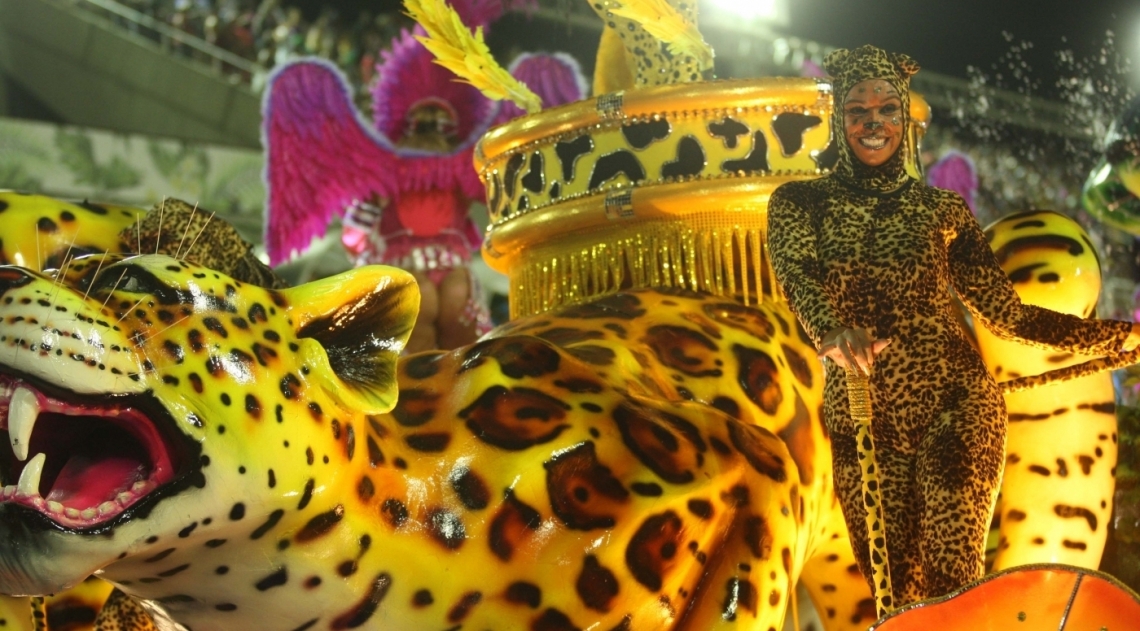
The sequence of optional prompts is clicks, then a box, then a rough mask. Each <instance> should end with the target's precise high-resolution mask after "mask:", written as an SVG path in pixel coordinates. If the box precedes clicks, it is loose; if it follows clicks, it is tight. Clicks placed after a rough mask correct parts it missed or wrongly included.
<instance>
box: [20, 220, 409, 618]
mask: <svg viewBox="0 0 1140 631" xmlns="http://www.w3.org/2000/svg"><path fill="white" fill-rule="evenodd" d="M30 206H31V205H29V207H30ZM64 208H65V212H68V213H69V214H70V216H72V217H74V218H76V221H82V219H83V216H84V213H83V212H82V209H80V208H75V207H70V206H64ZM9 210H11V209H9ZM35 210H36V211H37V212H42V211H41V210H40V209H35ZM99 216H100V217H102V219H100V220H99V222H97V223H98V225H101V226H105V223H104V222H105V217H106V213H104V214H103V215H99ZM44 240H45V241H46V239H44ZM10 247H11V246H10ZM51 249H52V246H51V245H49V244H46V243H45V244H44V246H43V250H45V251H50V250H51ZM26 253H27V252H26V250H25V251H24V254H26ZM41 254H43V252H41ZM13 258H14V257H13ZM61 260H63V261H66V262H65V264H64V265H63V266H62V269H57V270H47V271H44V272H39V271H36V270H35V269H31V268H29V267H24V266H7V267H0V293H2V295H0V312H2V313H0V329H2V332H0V337H2V338H3V339H2V340H0V346H3V348H4V350H3V351H0V355H3V358H2V359H0V420H2V423H0V427H2V428H3V430H4V435H5V436H6V437H7V438H8V439H9V442H10V444H11V447H10V448H6V449H4V450H2V451H3V455H2V456H0V476H2V478H3V485H4V486H3V491H2V493H3V497H2V501H0V513H2V518H0V524H2V525H0V530H2V531H3V535H2V538H3V540H4V541H5V542H6V544H5V545H4V546H3V547H2V549H0V591H2V592H3V593H5V594H45V593H52V592H56V591H58V590H61V589H63V588H65V587H68V586H71V585H73V584H76V583H78V582H80V581H82V580H83V579H84V578H85V577H86V576H87V575H89V574H91V573H99V574H100V575H101V576H102V577H104V578H106V579H108V580H110V581H112V582H114V583H115V584H117V585H119V586H120V587H123V588H124V589H127V590H128V591H133V590H131V587H132V586H134V587H136V588H144V587H146V586H150V585H155V586H157V589H159V590H160V591H161V592H162V596H165V597H167V598H171V599H172V601H171V603H167V604H174V605H178V604H182V603H180V597H181V595H182V594H185V593H193V590H181V589H178V588H175V587H173V585H175V584H178V583H180V582H182V581H183V580H184V579H183V578H182V576H180V575H182V574H183V573H185V576H186V577H191V576H193V577H196V578H194V579H192V580H193V581H201V579H202V576H203V574H204V575H208V576H211V577H217V578H214V582H215V583H216V585H217V588H218V589H219V590H220V591H221V592H224V591H225V590H226V589H227V588H225V587H224V585H225V583H224V581H222V580H220V577H221V576H222V575H223V574H224V571H223V570H220V568H221V567H223V566H224V565H225V564H226V563H228V562H230V561H229V559H232V558H234V557H235V556H237V557H243V556H248V555H252V556H265V557H266V558H271V557H273V555H274V554H275V553H279V552H280V551H281V549H280V547H281V546H282V543H281V539H280V537H279V536H278V535H279V533H280V532H292V533H294V534H297V533H298V532H299V531H303V530H304V527H305V526H306V525H308V527H309V531H308V532H312V531H313V530H314V529H316V530H319V529H320V524H321V523H324V522H322V521H321V520H325V521H328V520H332V522H331V523H335V521H336V519H338V518H339V516H340V515H341V513H339V512H337V511H338V510H342V509H338V508H337V507H338V506H340V504H338V503H337V502H336V501H332V502H330V501H327V496H328V495H329V494H330V493H332V492H334V491H333V490H334V489H339V488H340V486H341V483H340V481H339V477H340V476H341V475H342V474H347V471H348V470H349V469H350V468H351V467H342V466H340V465H342V464H344V463H352V462H353V461H356V462H360V461H362V460H366V458H367V455H366V450H365V436H366V435H367V430H366V424H365V422H364V419H365V418H366V416H367V415H371V414H380V413H383V412H385V411H387V410H389V409H390V408H391V406H392V404H393V403H394V399H395V362H396V358H397V357H398V355H399V353H400V351H401V350H402V348H403V343H404V340H406V337H407V335H408V334H409V332H410V330H411V325H412V322H413V320H414V317H415V314H416V311H417V307H418V293H417V292H416V290H415V283H414V281H413V280H412V278H411V277H410V276H409V275H408V274H406V273H404V272H402V271H400V270H396V269H393V268H382V267H370V268H362V269H359V270H355V271H353V272H350V273H347V274H344V275H341V276H337V277H333V278H329V279H326V280H324V281H321V282H318V283H310V284H307V285H303V286H301V287H297V288H294V289H284V290H276V289H267V288H263V287H258V286H255V285H251V284H248V283H244V282H241V281H238V280H235V279H233V278H231V277H228V276H227V275H225V274H223V273H220V272H217V271H214V270H211V269H207V268H203V267H200V266H197V265H195V264H193V263H189V262H187V261H185V260H179V259H175V258H172V257H169V256H164V255H145V256H131V257H124V256H122V255H117V254H104V255H91V256H87V257H82V258H71V257H69V256H66V255H65V256H63V257H61ZM349 411H351V412H349ZM363 466H366V465H363ZM255 521H256V522H257V523H253V522H255ZM310 522H312V523H310ZM275 530H276V531H277V532H274V531H275ZM271 533H272V534H271ZM298 536H301V535H298ZM230 541H241V542H242V545H241V546H240V547H241V552H236V551H233V552H231V550H233V549H234V548H235V547H238V546H234V545H232V544H230V545H228V546H227V542H230ZM285 541H288V538H286V539H285ZM249 545H253V546H254V547H264V548H265V549H264V550H260V551H257V552H254V551H253V550H251V549H249V548H248V546H249ZM207 564H208V565H207ZM196 565H197V567H195V566H196ZM275 569H277V570H281V571H284V570H283V569H281V568H275ZM294 571H298V570H297V569H296V566H294ZM266 575H267V577H263V578H265V580H266V581H268V582H269V583H272V582H273V581H275V580H277V579H276V578H273V577H274V576H276V574H274V571H267V572H266ZM254 582H255V583H256V582H257V581H254ZM160 583H161V585H159V584H160ZM251 587H252V586H251ZM144 591H145V590H144ZM219 598H221V596H220V595H219ZM214 606H216V607H217V608H219V609H220V610H224V609H226V603H224V602H217V603H212V604H211V607H214Z"/></svg>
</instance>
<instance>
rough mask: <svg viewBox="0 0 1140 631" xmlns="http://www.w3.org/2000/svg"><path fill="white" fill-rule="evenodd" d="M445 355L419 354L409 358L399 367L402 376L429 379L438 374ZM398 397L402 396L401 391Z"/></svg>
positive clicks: (438, 353) (439, 353)
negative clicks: (402, 373) (402, 372)
mask: <svg viewBox="0 0 1140 631" xmlns="http://www.w3.org/2000/svg"><path fill="white" fill-rule="evenodd" d="M446 355H447V354H446V353H443V352H435V353H432V352H428V353H420V354H417V355H413V356H412V357H409V358H408V359H407V361H404V362H402V363H401V365H400V367H401V368H402V369H403V371H404V374H405V375H407V376H409V377H411V378H412V379H417V380H424V379H431V378H432V377H434V376H436V375H437V374H439V371H440V368H441V362H442V360H443V358H444V357H445V356H446ZM400 396H401V397H402V396H403V391H401V394H400Z"/></svg>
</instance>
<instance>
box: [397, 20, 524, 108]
mask: <svg viewBox="0 0 1140 631" xmlns="http://www.w3.org/2000/svg"><path fill="white" fill-rule="evenodd" d="M404 7H405V8H406V9H407V14H408V16H409V17H411V18H412V19H413V20H415V21H416V22H418V23H419V25H420V26H422V27H424V30H425V31H427V36H426V37H425V36H419V35H417V36H416V39H417V40H418V41H419V42H420V43H421V44H423V45H424V46H425V47H426V48H427V49H428V50H429V51H431V53H432V54H433V55H435V63H437V64H439V65H441V66H443V67H444V68H447V69H448V70H450V71H452V72H454V73H455V74H456V75H458V76H459V79H460V81H463V82H464V83H469V84H471V85H473V86H475V87H476V88H478V89H479V90H480V91H481V92H482V93H483V94H485V95H487V98H491V99H495V100H497V101H504V100H506V101H511V102H513V103H514V104H515V105H518V106H519V107H521V108H522V109H524V110H526V112H527V113H529V114H534V113H535V112H538V111H540V110H541V109H542V101H541V100H540V99H539V98H538V95H536V94H535V93H534V92H531V91H530V89H529V88H527V87H526V86H525V85H523V84H522V82H520V81H519V80H517V79H515V78H514V77H512V76H511V74H510V73H509V72H507V70H506V69H505V68H503V67H502V66H501V65H499V63H498V62H497V61H495V59H494V58H493V57H492V56H491V51H490V49H488V48H487V44H486V43H484V41H483V28H482V27H479V28H477V29H475V32H474V33H472V32H471V31H470V29H468V28H467V27H466V26H465V25H464V24H463V21H462V20H461V19H460V18H459V14H458V13H456V12H455V10H454V9H452V8H451V7H449V6H448V5H447V3H446V2H444V0H404Z"/></svg>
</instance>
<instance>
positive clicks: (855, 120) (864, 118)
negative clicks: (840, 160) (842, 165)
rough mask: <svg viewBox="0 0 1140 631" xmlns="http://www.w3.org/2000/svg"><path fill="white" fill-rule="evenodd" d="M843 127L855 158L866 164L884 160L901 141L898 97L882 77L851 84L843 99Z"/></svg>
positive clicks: (900, 103) (896, 91) (900, 108)
mask: <svg viewBox="0 0 1140 631" xmlns="http://www.w3.org/2000/svg"><path fill="white" fill-rule="evenodd" d="M843 129H844V135H845V136H846V138H847V144H848V145H850V146H851V150H852V151H853V152H855V157H856V158H858V159H859V161H860V162H862V163H863V164H866V165H867V166H872V167H874V166H879V165H880V164H883V163H884V162H886V161H887V160H888V159H890V157H891V156H892V155H894V153H895V151H896V150H898V148H899V144H900V143H901V142H902V136H903V123H902V98H900V97H899V93H898V90H896V89H895V87H894V86H892V85H891V84H890V83H888V82H886V81H884V80H882V79H867V80H865V81H860V82H859V83H856V84H855V85H854V86H852V87H851V90H850V91H848V92H847V96H846V98H845V99H844V100H843Z"/></svg>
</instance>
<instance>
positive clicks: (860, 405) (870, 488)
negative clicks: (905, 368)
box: [847, 369, 894, 618]
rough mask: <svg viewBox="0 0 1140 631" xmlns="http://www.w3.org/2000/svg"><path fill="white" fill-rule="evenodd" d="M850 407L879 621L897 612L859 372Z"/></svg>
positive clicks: (866, 386) (850, 389) (866, 389)
mask: <svg viewBox="0 0 1140 631" xmlns="http://www.w3.org/2000/svg"><path fill="white" fill-rule="evenodd" d="M847 405H848V408H849V409H850V412H851V420H852V421H854V422H855V448H856V451H857V452H858V458H859V472H860V474H861V476H862V478H863V508H864V509H865V510H866V511H867V514H866V520H867V541H868V542H869V544H870V547H871V550H870V553H871V580H872V581H873V582H874V584H875V611H876V614H877V615H878V617H879V618H882V617H883V616H885V615H887V614H889V613H891V612H892V611H894V599H893V597H892V595H891V571H890V566H889V565H888V563H887V525H886V522H884V521H883V512H884V511H883V495H882V492H881V490H880V488H879V467H878V464H876V463H875V443H874V442H873V441H872V439H871V384H870V379H869V378H868V377H867V375H865V374H863V373H862V372H860V371H859V370H857V369H855V370H851V369H849V370H848V371H847Z"/></svg>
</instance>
